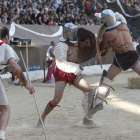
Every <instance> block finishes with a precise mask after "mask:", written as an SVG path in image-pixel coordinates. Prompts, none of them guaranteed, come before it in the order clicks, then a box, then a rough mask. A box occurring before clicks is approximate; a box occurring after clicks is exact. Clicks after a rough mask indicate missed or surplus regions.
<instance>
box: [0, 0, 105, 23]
mask: <svg viewBox="0 0 140 140" xmlns="http://www.w3.org/2000/svg"><path fill="white" fill-rule="evenodd" d="M81 3H82V6H80V5H79V3H78V1H77V0H50V1H48V0H0V23H8V24H11V23H12V22H13V21H14V22H15V23H16V24H36V25H44V26H45V25H63V24H65V23H68V22H72V23H74V24H76V25H96V24H99V23H97V22H96V21H95V20H94V18H93V16H94V13H95V12H99V11H100V10H101V8H103V6H102V5H101V4H99V3H98V1H97V0H93V2H90V1H88V0H81ZM79 7H80V8H79Z"/></svg>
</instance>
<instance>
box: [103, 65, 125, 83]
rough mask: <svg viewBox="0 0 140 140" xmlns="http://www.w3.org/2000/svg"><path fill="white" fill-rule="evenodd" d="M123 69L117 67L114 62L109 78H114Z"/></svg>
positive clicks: (108, 73) (109, 71)
mask: <svg viewBox="0 0 140 140" xmlns="http://www.w3.org/2000/svg"><path fill="white" fill-rule="evenodd" d="M121 71H122V69H121V68H118V67H116V66H115V65H114V64H112V65H111V66H110V68H109V70H108V72H107V76H106V77H107V78H109V79H110V80H113V79H114V78H115V77H116V76H117V75H118V74H119V73H121Z"/></svg>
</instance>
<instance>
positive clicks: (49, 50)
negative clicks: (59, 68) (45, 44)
mask: <svg viewBox="0 0 140 140" xmlns="http://www.w3.org/2000/svg"><path fill="white" fill-rule="evenodd" d="M51 48H53V46H50V47H49V48H48V50H47V53H46V56H47V57H46V61H50V60H52V59H53V58H52V57H51Z"/></svg>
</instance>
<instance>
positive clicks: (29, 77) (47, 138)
mask: <svg viewBox="0 0 140 140" xmlns="http://www.w3.org/2000/svg"><path fill="white" fill-rule="evenodd" d="M20 55H21V58H22V61H23V64H24V67H25V69H26V73H27V76H28V77H29V74H28V71H27V67H26V64H25V61H24V58H23V56H22V52H21V51H20ZM29 83H30V84H31V80H30V77H29ZM33 97H34V101H35V105H36V108H37V112H38V115H39V118H40V121H41V124H42V127H43V130H44V134H45V138H46V140H48V138H47V134H46V131H45V127H44V123H43V121H42V118H41V115H40V111H39V108H38V105H37V102H36V96H35V93H33Z"/></svg>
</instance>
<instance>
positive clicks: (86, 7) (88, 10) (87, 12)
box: [85, 0, 91, 15]
mask: <svg viewBox="0 0 140 140" xmlns="http://www.w3.org/2000/svg"><path fill="white" fill-rule="evenodd" d="M90 7H91V5H90V2H89V0H86V1H85V13H86V14H87V15H90Z"/></svg>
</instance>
